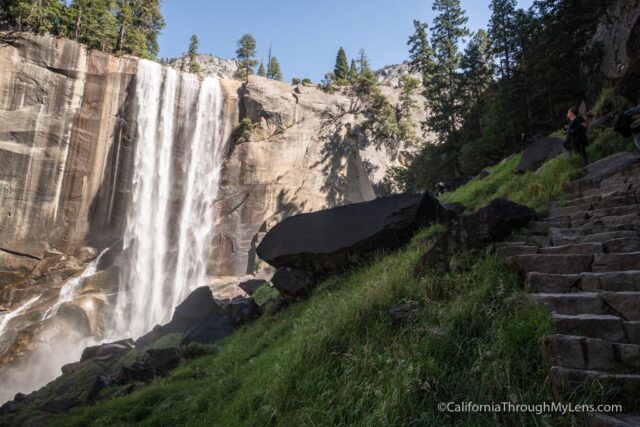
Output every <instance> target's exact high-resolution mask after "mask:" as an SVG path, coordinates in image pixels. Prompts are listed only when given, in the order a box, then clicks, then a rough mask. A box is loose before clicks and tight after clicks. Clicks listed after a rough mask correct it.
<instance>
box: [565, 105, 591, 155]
mask: <svg viewBox="0 0 640 427" xmlns="http://www.w3.org/2000/svg"><path fill="white" fill-rule="evenodd" d="M567 119H569V121H570V123H569V126H568V127H567V138H566V140H565V143H564V146H565V148H566V149H567V150H568V151H571V152H574V153H578V154H579V155H580V157H581V158H582V163H583V165H586V164H587V163H589V158H588V157H587V145H588V143H589V141H588V140H587V122H586V121H585V119H584V118H583V117H582V116H581V115H580V114H579V112H578V108H577V107H573V108H571V109H570V110H569V111H568V112H567Z"/></svg>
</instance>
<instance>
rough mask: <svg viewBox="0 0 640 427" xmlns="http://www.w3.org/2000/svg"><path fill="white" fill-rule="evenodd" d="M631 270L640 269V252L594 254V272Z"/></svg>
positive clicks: (592, 269) (592, 267)
mask: <svg viewBox="0 0 640 427" xmlns="http://www.w3.org/2000/svg"><path fill="white" fill-rule="evenodd" d="M629 270H640V252H623V253H606V254H594V255H593V265H592V266H591V271H592V272H594V273H599V272H604V271H629ZM569 273H571V272H569Z"/></svg>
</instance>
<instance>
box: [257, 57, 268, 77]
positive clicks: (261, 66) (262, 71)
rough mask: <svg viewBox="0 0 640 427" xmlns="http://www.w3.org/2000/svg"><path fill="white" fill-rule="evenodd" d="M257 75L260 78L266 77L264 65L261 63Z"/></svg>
mask: <svg viewBox="0 0 640 427" xmlns="http://www.w3.org/2000/svg"><path fill="white" fill-rule="evenodd" d="M258 75H259V76H260V77H265V76H266V75H267V73H266V71H265V70H264V63H263V62H262V61H261V62H260V67H258Z"/></svg>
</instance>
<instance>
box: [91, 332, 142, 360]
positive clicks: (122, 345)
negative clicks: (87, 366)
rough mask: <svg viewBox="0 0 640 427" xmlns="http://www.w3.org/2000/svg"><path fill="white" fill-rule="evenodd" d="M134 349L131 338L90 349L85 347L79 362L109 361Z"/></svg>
mask: <svg viewBox="0 0 640 427" xmlns="http://www.w3.org/2000/svg"><path fill="white" fill-rule="evenodd" d="M134 348H135V346H134V344H133V340H132V339H131V338H127V339H125V340H120V341H115V342H111V343H106V344H101V345H96V346H92V347H87V348H85V349H84V351H83V352H82V356H81V357H80V362H81V363H82V362H84V361H86V360H89V359H94V358H98V359H101V360H106V359H110V358H111V357H114V356H121V355H123V354H126V353H128V352H129V351H131V350H133V349H134Z"/></svg>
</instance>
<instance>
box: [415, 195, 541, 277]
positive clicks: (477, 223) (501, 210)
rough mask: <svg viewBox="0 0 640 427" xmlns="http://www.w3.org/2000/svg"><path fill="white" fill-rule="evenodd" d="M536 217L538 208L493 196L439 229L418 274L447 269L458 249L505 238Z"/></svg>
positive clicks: (418, 265) (419, 266) (418, 266)
mask: <svg viewBox="0 0 640 427" xmlns="http://www.w3.org/2000/svg"><path fill="white" fill-rule="evenodd" d="M536 217H537V215H536V213H535V211H534V210H533V209H531V208H528V207H526V206H522V205H518V204H517V203H513V202H510V201H508V200H505V199H495V200H492V201H490V202H489V203H488V204H487V205H486V206H485V207H483V208H481V209H478V210H477V211H475V212H473V213H471V214H468V215H463V216H460V217H458V219H457V221H455V222H453V223H452V224H451V225H450V226H449V227H448V228H447V230H446V231H444V232H442V233H440V234H439V235H438V236H437V238H436V241H435V243H434V244H433V246H432V247H431V248H430V249H429V250H428V251H427V253H426V254H424V255H423V256H422V258H421V259H420V261H419V262H418V264H417V265H416V269H415V274H416V275H417V276H421V275H422V274H424V272H425V271H426V270H427V269H432V268H433V269H438V270H444V271H448V270H449V258H450V256H451V255H452V254H454V253H455V252H459V251H465V250H469V249H473V248H478V247H482V246H484V245H486V244H487V243H491V242H496V241H499V240H502V239H503V238H505V237H506V236H508V235H509V234H511V233H512V232H513V231H514V230H517V229H518V228H521V227H524V226H526V225H527V224H529V223H530V222H531V221H533V220H534V219H535V218H536Z"/></svg>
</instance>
